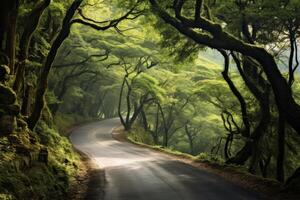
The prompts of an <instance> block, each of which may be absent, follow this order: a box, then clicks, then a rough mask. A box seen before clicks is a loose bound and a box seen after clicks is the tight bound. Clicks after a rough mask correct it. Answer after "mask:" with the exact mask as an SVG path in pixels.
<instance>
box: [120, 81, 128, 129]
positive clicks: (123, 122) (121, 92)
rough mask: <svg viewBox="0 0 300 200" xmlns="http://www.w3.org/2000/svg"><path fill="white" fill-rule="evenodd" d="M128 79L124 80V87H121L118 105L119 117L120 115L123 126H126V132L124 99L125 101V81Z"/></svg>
mask: <svg viewBox="0 0 300 200" xmlns="http://www.w3.org/2000/svg"><path fill="white" fill-rule="evenodd" d="M125 79H126V77H124V78H123V82H122V85H121V90H120V95H119V103H118V115H119V118H120V121H121V123H122V125H123V126H124V128H125V130H126V123H125V121H124V118H123V116H122V110H121V109H122V99H123V92H124V87H125V81H126V80H125Z"/></svg>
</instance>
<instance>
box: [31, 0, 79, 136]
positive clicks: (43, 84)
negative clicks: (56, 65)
mask: <svg viewBox="0 0 300 200" xmlns="http://www.w3.org/2000/svg"><path fill="white" fill-rule="evenodd" d="M82 1H83V0H75V1H74V2H73V3H72V5H71V6H70V8H69V9H68V10H67V13H66V15H65V18H64V20H63V25H62V29H61V31H60V33H59V34H58V36H57V37H56V38H55V40H54V42H53V45H52V46H51V48H50V52H49V54H48V56H47V58H46V61H45V64H44V67H43V70H42V73H41V76H40V79H39V84H38V88H37V91H36V97H35V104H34V109H33V112H32V114H31V116H30V117H29V119H28V127H29V128H30V129H31V130H33V129H34V127H35V126H36V124H37V122H38V120H39V118H40V116H41V113H42V110H43V108H44V104H45V99H44V95H45V93H46V90H47V87H48V76H49V73H50V70H51V67H52V64H53V61H54V59H55V57H56V54H57V51H58V49H59V47H60V46H61V45H62V43H63V42H64V40H65V39H66V38H67V37H68V36H69V34H70V30H71V25H72V23H71V20H72V18H73V16H74V15H75V12H76V11H77V9H78V8H79V6H80V5H81V3H82Z"/></svg>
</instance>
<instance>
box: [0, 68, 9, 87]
mask: <svg viewBox="0 0 300 200" xmlns="http://www.w3.org/2000/svg"><path fill="white" fill-rule="evenodd" d="M9 74H10V69H9V67H8V66H6V65H0V82H2V83H4V82H5V81H7V80H8V79H9Z"/></svg>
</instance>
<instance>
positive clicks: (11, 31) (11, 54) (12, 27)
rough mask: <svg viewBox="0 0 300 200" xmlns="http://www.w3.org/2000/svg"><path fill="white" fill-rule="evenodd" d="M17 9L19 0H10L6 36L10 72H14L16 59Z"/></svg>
mask: <svg viewBox="0 0 300 200" xmlns="http://www.w3.org/2000/svg"><path fill="white" fill-rule="evenodd" d="M18 11H19V0H12V1H11V10H10V12H9V25H8V30H7V36H6V38H7V39H6V53H7V55H8V58H9V65H8V66H9V68H10V73H11V74H14V71H15V68H14V66H15V61H16V37H17V30H16V29H17V18H18Z"/></svg>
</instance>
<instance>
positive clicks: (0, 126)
mask: <svg viewBox="0 0 300 200" xmlns="http://www.w3.org/2000/svg"><path fill="white" fill-rule="evenodd" d="M16 127H17V122H16V117H15V116H11V115H2V116H0V136H5V135H9V134H11V133H13V132H14V131H15V128H16Z"/></svg>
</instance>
